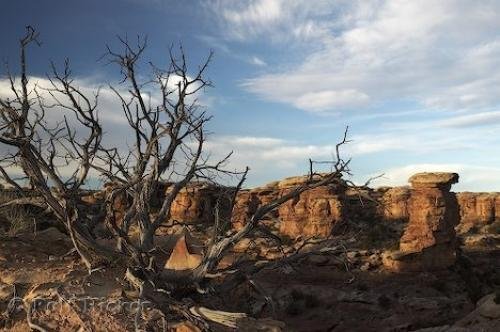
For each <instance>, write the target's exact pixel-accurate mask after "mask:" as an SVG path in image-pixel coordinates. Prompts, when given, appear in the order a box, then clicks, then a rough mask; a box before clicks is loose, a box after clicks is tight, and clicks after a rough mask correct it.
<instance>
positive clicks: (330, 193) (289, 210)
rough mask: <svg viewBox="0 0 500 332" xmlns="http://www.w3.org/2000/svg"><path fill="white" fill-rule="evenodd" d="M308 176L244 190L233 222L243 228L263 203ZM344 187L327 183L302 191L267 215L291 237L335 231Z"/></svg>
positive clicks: (239, 197) (238, 200)
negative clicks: (327, 184) (326, 184)
mask: <svg viewBox="0 0 500 332" xmlns="http://www.w3.org/2000/svg"><path fill="white" fill-rule="evenodd" d="M307 180H308V177H306V176H296V177H291V178H286V179H284V180H282V181H279V182H272V183H270V184H268V185H266V186H264V187H259V188H255V189H252V190H246V191H242V192H240V193H239V194H238V196H237V202H236V206H235V208H234V210H233V225H234V227H236V228H240V227H241V226H242V225H244V224H245V222H247V220H248V218H250V217H251V216H252V215H253V213H255V211H256V210H257V208H258V207H259V206H260V205H263V204H266V203H269V202H271V201H273V200H275V199H276V198H278V197H280V196H282V195H284V194H286V193H288V192H290V190H293V189H294V188H296V187H297V186H299V185H300V184H302V183H304V182H305V181H307ZM344 191H345V188H344V187H342V188H340V187H339V186H337V185H331V186H324V187H319V188H315V189H312V190H309V191H307V192H304V193H302V194H301V195H300V196H299V197H297V198H296V199H292V200H290V201H288V202H286V203H284V204H283V205H281V206H280V207H279V208H278V209H277V210H275V211H273V212H271V213H270V215H268V216H267V218H268V219H272V220H276V221H277V222H278V228H279V232H280V233H281V234H283V235H287V236H290V237H293V238H295V237H298V236H322V237H326V236H328V235H330V233H331V232H332V229H333V226H334V225H335V224H336V223H337V222H338V221H340V220H342V218H343V207H344V204H343V198H344Z"/></svg>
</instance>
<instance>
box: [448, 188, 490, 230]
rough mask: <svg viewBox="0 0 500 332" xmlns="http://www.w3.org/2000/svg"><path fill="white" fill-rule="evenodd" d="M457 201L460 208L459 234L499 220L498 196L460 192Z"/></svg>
mask: <svg viewBox="0 0 500 332" xmlns="http://www.w3.org/2000/svg"><path fill="white" fill-rule="evenodd" d="M457 199H458V204H459V206H460V225H459V227H458V231H459V232H461V233H465V232H468V231H469V230H470V229H471V228H473V227H482V226H485V225H488V224H490V223H492V222H494V221H495V220H500V194H497V193H471V192H462V193H458V194H457Z"/></svg>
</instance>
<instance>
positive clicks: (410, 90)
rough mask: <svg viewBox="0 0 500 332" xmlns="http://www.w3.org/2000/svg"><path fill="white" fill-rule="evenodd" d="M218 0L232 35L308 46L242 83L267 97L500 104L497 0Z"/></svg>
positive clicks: (315, 106) (350, 103)
mask: <svg viewBox="0 0 500 332" xmlns="http://www.w3.org/2000/svg"><path fill="white" fill-rule="evenodd" d="M230 3H232V4H230ZM217 4H218V5H220V6H223V7H224V8H225V9H221V14H220V15H219V18H220V20H221V21H222V22H224V24H225V27H226V28H225V29H224V33H225V34H226V35H229V36H230V37H231V36H232V37H233V38H235V39H239V40H242V41H244V40H246V41H251V40H253V39H255V37H259V38H260V39H259V41H261V40H269V41H271V42H276V41H277V40H281V41H286V40H289V39H294V38H295V39H297V40H298V42H302V43H303V47H304V48H305V51H304V52H306V54H307V56H306V57H304V58H303V59H302V62H301V63H293V64H288V66H286V67H287V68H288V69H285V70H283V69H280V71H279V72H277V73H276V72H275V73H268V74H264V75H260V76H257V77H255V78H252V79H248V80H246V81H245V82H244V83H243V84H242V86H243V88H244V89H246V90H248V91H251V92H253V93H255V94H257V95H259V96H260V97H261V98H263V99H266V100H272V101H278V102H282V103H287V104H290V105H293V106H295V107H297V108H300V109H303V110H306V111H310V112H327V111H332V112H337V111H339V110H346V109H356V108H363V107H364V106H366V105H370V106H372V105H377V104H382V103H386V102H395V101H412V102H415V103H417V104H419V105H422V106H424V107H429V108H435V109H443V110H481V109H484V108H487V107H492V106H497V105H498V104H499V103H500V90H498V89H497V88H496V87H497V86H499V85H500V71H498V70H497V68H499V66H500V3H499V2H491V1H489V2H481V3H477V2H470V1H454V0H444V1H439V2H436V1H431V0H422V1H403V0H391V1H370V2H368V1H350V2H346V1H319V2H318V3H316V2H314V4H311V1H298V0H294V1H290V2H288V1H287V2H286V5H285V4H284V2H283V1H278V0H272V1H250V2H242V1H234V2H226V1H218V2H217ZM307 6H309V7H308V8H306V7H307ZM217 8H219V9H220V8H222V7H217ZM292 27H293V28H292ZM300 36H302V37H300ZM303 36H314V39H309V40H308V39H307V38H306V39H301V38H303ZM299 37H300V38H299Z"/></svg>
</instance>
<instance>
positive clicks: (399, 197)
mask: <svg viewBox="0 0 500 332" xmlns="http://www.w3.org/2000/svg"><path fill="white" fill-rule="evenodd" d="M410 194H411V190H410V187H407V186H404V187H394V188H388V189H386V190H384V191H383V194H382V197H381V198H380V207H379V210H380V212H379V213H380V215H381V216H382V218H383V219H385V220H408V203H409V199H410Z"/></svg>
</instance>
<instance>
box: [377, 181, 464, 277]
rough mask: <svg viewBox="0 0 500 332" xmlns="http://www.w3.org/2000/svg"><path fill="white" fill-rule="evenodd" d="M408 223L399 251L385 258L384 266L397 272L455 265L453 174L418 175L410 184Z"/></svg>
mask: <svg viewBox="0 0 500 332" xmlns="http://www.w3.org/2000/svg"><path fill="white" fill-rule="evenodd" d="M409 182H410V183H411V185H412V188H413V189H412V191H411V196H410V199H409V201H408V215H409V222H408V225H407V227H406V229H405V232H404V234H403V236H402V237H401V240H400V244H399V251H397V252H393V253H389V255H386V259H385V264H386V266H388V267H389V268H391V269H393V270H397V271H425V270H433V269H443V268H446V267H449V266H451V265H453V264H454V263H455V260H456V235H455V226H456V225H457V223H458V221H459V208H458V203H457V199H456V196H455V194H454V193H452V192H450V189H451V185H452V184H453V183H456V182H458V174H456V173H419V174H415V175H414V176H412V177H411V178H410V180H409Z"/></svg>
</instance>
